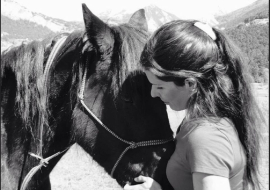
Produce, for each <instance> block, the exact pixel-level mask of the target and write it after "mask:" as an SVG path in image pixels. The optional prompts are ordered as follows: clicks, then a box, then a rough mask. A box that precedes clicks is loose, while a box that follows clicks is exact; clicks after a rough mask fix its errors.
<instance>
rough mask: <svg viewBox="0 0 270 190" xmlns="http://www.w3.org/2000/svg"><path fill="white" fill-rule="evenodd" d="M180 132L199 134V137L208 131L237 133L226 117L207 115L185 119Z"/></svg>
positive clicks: (183, 133)
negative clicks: (206, 116) (205, 116)
mask: <svg viewBox="0 0 270 190" xmlns="http://www.w3.org/2000/svg"><path fill="white" fill-rule="evenodd" d="M180 131H181V134H182V135H185V136H188V135H191V134H192V136H194V135H195V136H196V134H199V135H200V136H201V137H202V136H203V134H205V135H208V134H209V133H216V132H217V133H220V132H221V133H223V134H225V135H226V134H230V133H237V132H236V130H235V128H234V125H233V123H232V121H230V120H229V119H228V118H217V117H208V118H196V119H190V120H187V121H185V123H183V125H182V127H181V130H180Z"/></svg>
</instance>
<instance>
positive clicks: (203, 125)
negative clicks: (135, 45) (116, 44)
mask: <svg viewBox="0 0 270 190" xmlns="http://www.w3.org/2000/svg"><path fill="white" fill-rule="evenodd" d="M240 55H241V54H240V52H239V51H238V49H237V48H236V47H235V46H234V45H233V43H232V42H231V41H229V39H228V38H226V37H225V36H224V35H223V34H222V33H221V32H220V31H219V30H217V29H214V28H211V27H210V26H209V25H207V24H204V23H201V22H198V21H184V20H178V21H172V22H170V23H167V24H165V25H163V26H162V27H161V28H159V29H158V30H157V31H156V32H155V33H154V34H153V35H152V37H151V38H150V39H149V41H148V42H147V44H146V45H145V48H144V50H143V52H142V55H141V64H142V66H143V68H144V69H145V73H146V76H147V78H148V80H149V82H150V83H151V84H152V89H151V95H152V97H159V98H160V99H161V100H162V101H163V102H164V103H165V104H167V105H169V106H170V107H171V108H172V109H173V110H176V111H180V110H183V109H186V117H185V119H184V120H183V122H182V124H181V125H180V127H179V129H178V133H177V135H176V138H175V142H176V150H175V152H174V154H173V155H172V156H171V158H170V160H169V162H168V165H167V169H166V174H167V177H168V179H169V181H170V183H171V185H172V186H173V187H174V189H175V190H242V189H248V187H250V188H251V189H260V183H259V179H258V173H257V172H258V161H259V149H260V146H259V141H260V134H259V131H260V127H259V126H260V125H261V123H262V122H261V121H262V120H263V116H262V114H261V112H260V110H259V108H258V106H257V105H256V103H255V101H254V99H253V97H252V94H251V90H250V87H249V84H248V82H247V80H246V76H245V71H244V70H243V69H244V66H243V62H244V61H243V59H242V58H241V56H240ZM135 181H137V182H140V183H141V184H138V185H133V186H131V185H128V184H127V185H126V186H125V187H124V189H126V190H129V189H151V190H159V189H161V187H160V185H159V184H158V183H157V182H155V181H154V180H153V179H152V178H150V177H146V176H139V177H137V178H135Z"/></svg>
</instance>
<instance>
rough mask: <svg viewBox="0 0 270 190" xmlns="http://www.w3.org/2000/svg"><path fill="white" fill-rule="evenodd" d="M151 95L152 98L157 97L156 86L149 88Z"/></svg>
mask: <svg viewBox="0 0 270 190" xmlns="http://www.w3.org/2000/svg"><path fill="white" fill-rule="evenodd" d="M151 96H152V97H153V98H155V97H158V92H157V90H156V88H154V87H153V86H152V88H151Z"/></svg>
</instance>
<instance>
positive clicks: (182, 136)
mask: <svg viewBox="0 0 270 190" xmlns="http://www.w3.org/2000/svg"><path fill="white" fill-rule="evenodd" d="M175 140H176V149H175V152H174V153H173V155H172V156H171V158H170V160H169V162H168V165H167V169H166V173H167V177H168V179H169V181H170V183H171V185H172V186H173V187H174V189H175V190H193V182H192V173H193V172H200V173H206V174H213V175H217V176H223V177H227V178H229V181H230V186H231V190H242V189H243V178H244V172H245V165H246V156H245V154H244V149H243V147H242V144H241V142H240V140H239V138H238V134H237V131H236V129H235V128H234V126H233V124H232V122H230V121H229V120H228V119H213V118H212V119H211V120H206V119H196V120H192V121H189V122H187V123H185V124H183V126H182V127H181V129H180V132H179V133H178V134H177V135H176V137H175Z"/></svg>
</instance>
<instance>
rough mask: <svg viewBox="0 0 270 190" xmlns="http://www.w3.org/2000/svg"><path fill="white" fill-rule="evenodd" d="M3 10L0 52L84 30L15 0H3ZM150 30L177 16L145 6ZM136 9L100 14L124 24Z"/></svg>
mask: <svg viewBox="0 0 270 190" xmlns="http://www.w3.org/2000/svg"><path fill="white" fill-rule="evenodd" d="M1 2H3V3H2V8H1V10H3V11H2V12H1V52H2V51H3V50H5V49H7V48H8V47H10V46H17V45H20V44H21V43H22V42H29V41H31V40H39V39H44V38H46V37H48V36H51V35H56V34H57V33H62V32H72V31H74V30H78V29H83V28H84V24H83V21H81V22H69V21H64V20H61V19H57V18H52V17H48V16H46V15H43V14H40V13H36V12H32V11H29V10H28V9H27V8H25V7H23V6H21V5H20V4H19V3H17V2H15V1H13V0H2V1H1ZM145 13H146V18H147V21H148V29H149V31H150V32H153V31H154V30H155V29H157V28H158V27H159V26H161V25H162V24H164V23H166V22H169V21H171V20H175V19H178V18H177V17H176V16H174V15H173V14H170V13H168V12H165V11H163V10H162V9H160V8H159V7H157V6H155V5H151V6H147V7H145ZM132 14H133V12H128V11H127V10H122V11H120V12H118V13H114V14H112V13H110V12H104V13H101V14H100V15H97V16H98V17H100V18H101V19H102V20H103V21H104V22H106V23H108V24H119V23H125V22H127V21H128V20H129V18H130V17H131V15H132Z"/></svg>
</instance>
